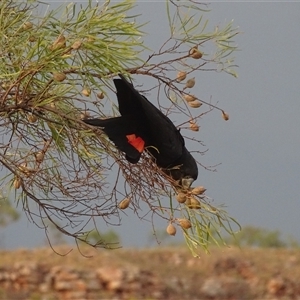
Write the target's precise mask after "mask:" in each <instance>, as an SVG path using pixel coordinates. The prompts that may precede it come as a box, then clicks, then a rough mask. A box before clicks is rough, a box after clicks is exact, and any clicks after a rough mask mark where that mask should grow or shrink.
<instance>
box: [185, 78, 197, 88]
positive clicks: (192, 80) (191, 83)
mask: <svg viewBox="0 0 300 300" xmlns="http://www.w3.org/2000/svg"><path fill="white" fill-rule="evenodd" d="M195 83H196V80H195V77H193V78H190V79H188V80H187V82H186V84H185V87H184V89H191V88H192V87H194V85H195Z"/></svg>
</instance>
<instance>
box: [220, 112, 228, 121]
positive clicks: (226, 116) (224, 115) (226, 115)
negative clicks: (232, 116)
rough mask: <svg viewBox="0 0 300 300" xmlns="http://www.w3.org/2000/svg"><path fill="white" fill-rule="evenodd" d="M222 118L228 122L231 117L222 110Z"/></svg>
mask: <svg viewBox="0 0 300 300" xmlns="http://www.w3.org/2000/svg"><path fill="white" fill-rule="evenodd" d="M222 118H223V119H224V120H225V121H228V120H229V115H228V113H226V112H225V111H224V110H222Z"/></svg>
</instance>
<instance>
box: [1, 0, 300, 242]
mask: <svg viewBox="0 0 300 300" xmlns="http://www.w3.org/2000/svg"><path fill="white" fill-rule="evenodd" d="M137 3H138V7H137V8H136V11H137V12H139V13H141V14H143V18H141V19H140V20H142V21H150V22H149V24H147V26H146V29H147V30H146V31H147V32H148V33H149V35H148V37H147V38H145V40H146V43H149V45H150V46H151V47H152V49H156V46H157V47H158V46H159V45H160V44H159V41H161V39H162V38H163V36H164V28H163V26H162V25H161V23H160V22H161V20H163V19H164V18H165V14H164V13H165V11H164V8H165V4H164V3H163V2H160V1H158V2H157V1H156V2H151V1H147V2H144V1H137ZM210 8H211V12H209V13H207V14H206V18H208V19H209V23H210V25H211V26H214V25H218V24H219V25H222V24H223V25H224V24H226V23H227V22H229V21H230V20H232V19H234V25H235V26H239V30H240V31H241V32H242V34H240V35H238V36H237V37H236V39H235V40H236V42H237V44H238V47H239V49H240V51H238V52H236V53H235V57H236V63H237V65H238V66H239V68H238V69H237V72H238V75H239V77H238V78H237V79H235V78H234V77H232V76H230V75H226V74H225V73H224V74H222V73H221V74H220V73H209V72H202V73H201V72H200V73H199V74H198V75H197V78H196V79H197V80H198V82H201V84H198V85H197V89H198V90H197V92H198V93H199V94H201V96H202V97H203V98H206V99H209V97H210V96H211V97H212V99H213V100H214V101H218V102H219V105H220V106H221V107H222V108H223V109H224V110H225V111H226V112H228V113H229V115H230V120H229V121H228V122H226V123H225V122H224V121H223V119H222V118H221V117H220V112H212V113H210V114H208V115H207V116H206V117H205V118H203V120H202V121H201V122H200V124H199V125H200V126H201V130H200V132H199V133H198V135H199V137H200V139H201V140H202V141H203V142H204V143H205V144H206V146H207V147H208V148H209V151H208V153H207V154H206V155H205V156H203V157H201V163H203V164H207V165H210V164H217V163H221V165H220V166H218V168H217V172H208V171H205V170H204V169H203V170H202V169H200V170H199V171H200V172H199V178H198V180H197V183H199V185H204V186H205V187H206V188H207V192H208V194H209V196H210V197H212V198H214V201H215V203H217V204H222V203H223V204H225V205H226V206H227V211H228V213H229V214H230V215H231V216H232V217H234V218H235V219H237V220H238V221H239V222H240V224H241V225H242V226H245V225H253V226H259V227H264V228H267V229H270V230H280V231H281V232H282V233H283V234H285V235H288V234H291V235H293V236H294V237H296V238H297V239H298V240H300V231H299V229H298V228H299V213H300V201H299V200H300V199H299V198H300V197H299V196H300V193H299V186H300V176H299V170H300V150H299V149H300V135H299V132H298V131H299V128H300V117H299V114H300V101H299V94H300V91H299V90H300V58H299V54H300V39H299V25H300V21H299V16H300V3H299V2H298V3H297V2H274V3H270V2H237V1H236V2H214V1H213V2H212V4H211V5H210ZM165 30H166V33H165V34H166V35H167V32H168V31H167V30H168V28H166V29H165ZM147 97H148V98H149V99H150V100H151V98H150V97H149V95H147ZM190 150H193V149H190ZM122 223H123V225H122V226H120V227H116V228H112V229H113V230H115V231H116V232H118V233H119V235H120V236H121V238H122V243H123V245H124V246H143V245H146V243H147V238H148V236H149V233H150V231H151V230H152V227H151V223H147V222H142V221H140V220H139V219H138V218H137V217H135V216H130V217H126V216H124V217H123V219H122ZM164 227H165V223H161V228H162V229H163V228H164ZM103 229H104V230H106V229H109V228H103ZM0 237H1V239H2V243H1V246H2V247H5V248H16V247H34V246H37V245H42V243H43V241H44V240H45V237H44V232H43V231H42V230H40V229H38V228H36V227H35V225H33V224H30V223H29V222H28V221H27V219H26V217H24V218H22V220H21V221H19V222H17V223H16V224H13V225H11V226H9V227H8V228H7V229H6V230H5V232H4V231H3V230H1V232H0Z"/></svg>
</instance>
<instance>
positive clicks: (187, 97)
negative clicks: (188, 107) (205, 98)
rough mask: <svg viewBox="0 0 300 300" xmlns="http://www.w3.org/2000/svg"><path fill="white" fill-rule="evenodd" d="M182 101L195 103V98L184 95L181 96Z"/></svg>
mask: <svg viewBox="0 0 300 300" xmlns="http://www.w3.org/2000/svg"><path fill="white" fill-rule="evenodd" d="M183 99H184V100H185V101H186V102H192V101H195V100H196V99H197V98H196V97H195V96H194V95H190V94H188V95H184V96H183Z"/></svg>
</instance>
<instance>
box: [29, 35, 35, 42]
mask: <svg viewBox="0 0 300 300" xmlns="http://www.w3.org/2000/svg"><path fill="white" fill-rule="evenodd" d="M28 41H29V42H30V43H33V42H35V41H36V37H35V36H33V35H31V36H30V37H29V38H28Z"/></svg>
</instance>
